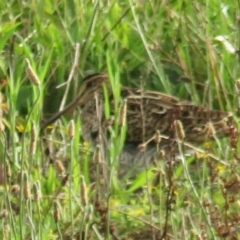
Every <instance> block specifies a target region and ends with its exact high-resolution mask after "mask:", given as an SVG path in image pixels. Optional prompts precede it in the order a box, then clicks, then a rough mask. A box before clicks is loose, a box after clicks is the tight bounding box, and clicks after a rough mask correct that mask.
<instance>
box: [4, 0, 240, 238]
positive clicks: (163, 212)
mask: <svg viewBox="0 0 240 240" xmlns="http://www.w3.org/2000/svg"><path fill="white" fill-rule="evenodd" d="M239 8H240V6H239V2H237V1H227V0H223V1H221V2H220V1H189V0H186V1H183V0H182V1H181V0H179V1H151V0H148V1H133V0H129V1H120V0H117V1H104V0H99V1H81V0H78V1H72V0H70V1H69V0H61V1H53V0H45V1H31V0H26V1H16V0H11V1H2V2H1V3H0V18H1V26H0V36H1V37H0V50H1V55H0V80H1V82H0V84H1V85H0V87H1V125H0V126H1V128H0V130H1V133H0V139H1V141H0V144H1V147H0V160H1V168H0V183H1V196H2V197H1V200H0V218H1V230H0V238H1V239H143V240H144V239H146V240H147V239H225V238H226V239H238V238H239V235H240V233H239V225H240V224H239V222H240V216H239V200H238V197H239V187H240V179H239V166H238V163H239V157H238V151H237V147H238V141H237V133H236V132H232V133H231V134H230V136H229V138H225V139H222V140H218V139H216V141H213V142H206V144H204V145H203V146H196V147H195V148H194V153H191V155H190V156H182V159H181V160H182V161H180V162H178V163H176V164H173V165H172V164H169V162H168V164H167V163H166V161H167V160H166V159H164V156H163V155H160V156H159V159H156V161H155V162H156V164H155V165H153V167H151V168H150V169H149V170H146V171H144V172H141V173H138V174H137V175H136V176H134V177H132V178H128V177H124V176H121V177H118V176H117V174H116V172H118V169H117V167H118V166H117V164H112V165H111V159H110V160H109V159H100V157H101V156H99V154H98V151H95V152H93V151H92V149H91V148H90V147H89V145H88V143H87V142H84V141H83V140H82V138H81V131H79V130H78V129H81V123H80V119H79V111H78V110H76V112H75V114H73V115H70V116H65V117H63V118H61V120H60V121H58V123H57V124H55V125H54V126H49V128H48V130H47V131H46V132H45V133H44V134H41V133H40V123H41V121H44V120H46V119H48V118H49V117H50V116H51V115H52V114H53V113H55V112H57V111H58V110H59V109H60V108H62V106H65V105H66V103H67V102H69V101H70V100H71V99H72V98H73V97H74V96H76V94H77V91H78V89H79V85H80V84H81V79H82V78H83V77H84V76H86V75H88V74H89V73H93V72H106V73H108V75H109V76H110V78H111V79H112V80H113V81H117V82H118V83H121V84H122V85H126V86H133V87H143V88H146V89H151V90H157V91H161V92H164V93H168V94H172V95H174V96H177V97H179V98H180V99H185V100H188V101H191V102H194V103H196V104H199V105H203V106H206V107H209V108H214V109H221V110H226V111H230V112H232V113H233V116H234V121H235V122H236V123H237V122H238V111H239V88H240V84H239V80H238V78H239V69H240V68H239V46H240V42H239V37H240V35H239V34H240V33H239V24H240V21H239V17H240V14H239ZM26 59H28V61H29V63H30V65H31V66H32V68H33V69H34V71H35V72H36V74H37V76H38V78H39V79H40V82H39V84H37V86H35V85H34V84H33V83H31V82H30V81H29V77H28V76H27V74H26V70H27V65H26ZM71 73H72V74H71ZM116 86H119V84H116ZM116 91H117V90H116ZM119 101H120V102H121V100H119ZM70 119H74V127H75V131H74V136H69V131H68V129H69V122H70ZM70 126H71V125H70ZM235 130H236V129H234V131H235ZM116 142H117V141H116ZM113 145H114V144H113ZM116 155H117V152H116V153H115V152H114V147H113V150H111V156H115V158H117V157H116ZM168 160H169V159H168ZM172 160H173V159H170V163H171V161H172ZM174 160H175V159H174ZM106 163H108V165H107V166H106ZM104 169H105V170H106V169H107V175H102V172H104Z"/></svg>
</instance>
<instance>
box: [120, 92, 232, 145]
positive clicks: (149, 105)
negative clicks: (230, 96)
mask: <svg viewBox="0 0 240 240" xmlns="http://www.w3.org/2000/svg"><path fill="white" fill-rule="evenodd" d="M122 96H123V97H124V98H125V99H127V122H128V139H129V140H130V141H133V142H143V141H146V140H148V139H150V138H151V137H153V136H154V134H155V133H156V130H159V131H160V132H161V134H163V135H167V136H174V129H173V122H174V121H175V120H180V121H181V123H182V126H183V130H184V132H185V136H186V140H188V141H194V142H203V141H205V139H206V135H207V131H208V128H209V127H210V126H211V127H213V128H214V131H215V133H216V135H217V136H220V137H221V136H224V135H226V131H227V130H226V129H227V123H226V120H225V118H228V117H230V115H231V114H230V113H228V112H224V111H218V110H210V109H208V108H205V107H201V106H196V105H194V104H191V103H189V102H186V101H180V100H179V99H178V98H175V97H173V96H169V95H167V94H162V93H159V92H153V91H141V90H134V89H124V90H123V93H122Z"/></svg>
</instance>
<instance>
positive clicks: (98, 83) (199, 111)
mask: <svg viewBox="0 0 240 240" xmlns="http://www.w3.org/2000/svg"><path fill="white" fill-rule="evenodd" d="M106 93H107V94H106ZM106 96H107V97H106ZM120 96H121V98H122V99H124V100H126V103H127V111H126V122H127V134H126V144H125V147H124V148H125V150H124V149H123V153H124V151H125V155H126V154H127V155H131V156H132V157H134V156H138V153H137V152H136V149H137V146H139V144H141V143H143V142H146V141H149V140H151V139H153V136H154V135H155V134H156V131H158V132H160V133H161V134H162V135H164V136H167V137H169V138H174V136H175V133H174V131H175V130H174V127H173V123H174V122H175V121H176V120H179V121H180V122H181V124H182V128H183V131H184V133H185V139H184V141H186V142H190V143H192V144H194V143H203V142H204V141H206V140H207V139H209V138H211V137H212V136H211V135H213V132H211V134H209V126H211V128H214V135H215V136H217V137H223V136H226V135H227V133H228V126H227V121H226V120H227V119H228V118H229V117H230V116H231V114H230V113H228V112H225V111H218V110H210V109H208V108H205V107H201V106H196V105H194V104H192V103H189V102H187V101H181V100H179V99H178V98H176V97H173V96H170V95H166V94H163V93H160V92H154V91H146V90H139V89H132V88H127V87H122V88H121V90H120ZM105 98H107V99H105ZM106 101H107V102H108V104H109V105H110V110H111V114H112V115H116V114H115V111H116V107H115V99H114V96H113V91H112V87H111V84H110V82H109V80H108V77H107V75H106V74H94V75H90V76H88V77H86V78H85V79H84V80H83V82H82V85H81V87H80V91H79V94H78V96H77V98H76V99H75V100H73V101H72V102H71V103H70V104H69V105H68V106H67V107H66V108H65V109H64V110H63V111H61V112H59V113H58V114H56V115H55V116H54V117H53V118H52V119H50V120H49V121H47V122H46V123H45V124H44V126H43V128H44V127H45V126H46V125H48V124H50V123H52V122H53V121H55V120H56V119H58V118H59V117H61V116H62V115H63V114H65V113H66V112H69V111H72V110H74V109H76V108H77V107H80V108H81V122H82V136H83V138H84V139H85V140H86V141H89V142H91V143H93V145H94V142H95V141H96V138H97V137H98V135H99V131H100V128H101V127H102V125H103V123H104V121H106V118H105V114H104V104H105V102H106ZM153 141H154V140H152V142H153ZM149 143H150V144H151V141H150V142H149ZM127 144H128V145H127ZM129 146H131V147H129ZM132 147H133V149H134V148H135V150H133V151H131V150H130V148H132ZM133 152H134V153H133ZM149 152H151V154H150V155H152V156H153V155H154V154H155V152H156V151H152V150H151V149H150V150H149ZM139 156H140V155H139ZM125 158H126V157H125ZM137 158H138V157H137ZM124 161H126V159H124ZM124 161H122V162H124ZM134 161H135V160H134ZM120 162H121V160H120Z"/></svg>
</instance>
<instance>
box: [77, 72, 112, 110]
mask: <svg viewBox="0 0 240 240" xmlns="http://www.w3.org/2000/svg"><path fill="white" fill-rule="evenodd" d="M104 84H105V85H106V86H108V85H109V81H108V76H107V75H106V74H104V73H97V74H92V75H89V76H87V77H86V78H84V79H83V80H82V84H81V86H80V89H79V94H78V96H79V101H78V104H79V106H80V107H82V106H84V105H85V104H86V103H87V102H88V101H89V100H91V99H93V98H94V93H95V92H97V93H102V92H103V85H104Z"/></svg>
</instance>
